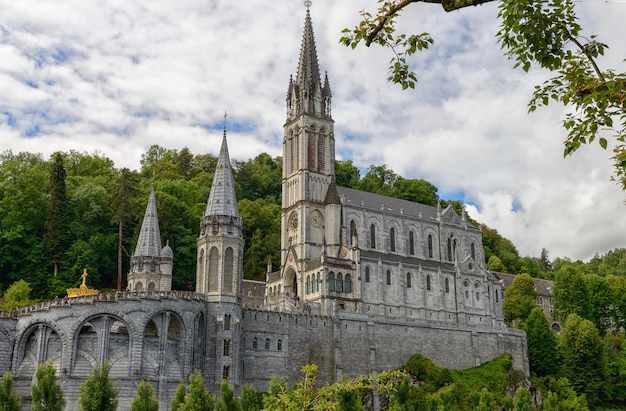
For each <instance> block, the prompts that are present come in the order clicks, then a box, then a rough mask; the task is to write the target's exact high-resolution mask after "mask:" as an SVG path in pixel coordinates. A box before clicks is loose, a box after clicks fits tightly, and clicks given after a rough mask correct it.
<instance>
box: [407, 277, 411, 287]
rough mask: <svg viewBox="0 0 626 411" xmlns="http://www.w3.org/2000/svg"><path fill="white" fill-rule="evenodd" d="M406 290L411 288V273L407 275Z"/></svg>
mask: <svg viewBox="0 0 626 411" xmlns="http://www.w3.org/2000/svg"><path fill="white" fill-rule="evenodd" d="M406 288H411V273H406Z"/></svg>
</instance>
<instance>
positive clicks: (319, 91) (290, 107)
mask: <svg viewBox="0 0 626 411" xmlns="http://www.w3.org/2000/svg"><path fill="white" fill-rule="evenodd" d="M305 6H306V16H305V18H304V30H303V33H302V45H301V46H300V59H299V60H298V72H297V73H296V79H295V80H293V78H290V79H289V86H288V89H287V120H291V119H293V118H295V117H296V116H298V115H300V114H304V113H306V114H310V115H314V116H317V117H320V118H327V119H330V97H331V92H330V85H329V83H328V79H327V78H325V80H324V84H322V82H321V81H320V68H319V63H318V60H317V50H316V47H315V36H314V34H313V23H312V22H311V13H310V10H309V7H310V6H311V2H310V1H305Z"/></svg>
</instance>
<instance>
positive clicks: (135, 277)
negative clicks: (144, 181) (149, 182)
mask: <svg viewBox="0 0 626 411" xmlns="http://www.w3.org/2000/svg"><path fill="white" fill-rule="evenodd" d="M173 260H174V253H173V252H172V249H171V248H170V246H169V242H168V243H166V245H165V247H163V248H161V232H160V230H159V217H158V214H157V208H156V199H155V196H154V187H152V189H151V190H150V197H149V198H148V206H147V207H146V213H145V214H144V217H143V222H142V224H141V231H140V232H139V238H138V240H137V245H136V247H135V252H134V253H133V256H132V257H131V259H130V272H129V273H128V289H129V290H130V291H136V292H142V291H170V290H171V289H172V268H173V265H174V262H173Z"/></svg>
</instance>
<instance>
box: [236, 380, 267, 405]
mask: <svg viewBox="0 0 626 411" xmlns="http://www.w3.org/2000/svg"><path fill="white" fill-rule="evenodd" d="M239 402H240V404H241V409H242V410H245V411H261V410H262V409H263V394H262V393H259V392H257V390H256V389H255V388H254V385H252V384H244V385H243V386H242V387H241V397H239Z"/></svg>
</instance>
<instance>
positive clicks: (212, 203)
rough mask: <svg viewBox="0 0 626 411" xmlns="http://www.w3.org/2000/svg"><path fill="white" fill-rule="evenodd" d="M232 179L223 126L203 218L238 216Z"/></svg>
mask: <svg viewBox="0 0 626 411" xmlns="http://www.w3.org/2000/svg"><path fill="white" fill-rule="evenodd" d="M234 181H235V180H234V178H233V170H232V166H231V164H230V156H229V155H228V145H227V143H226V126H224V136H223V138H222V147H221V148H220V154H219V158H218V160H217V167H216V169H215V174H214V175H213V184H212V185H211V193H210V194H209V200H208V201H207V205H206V210H205V211H204V217H205V219H206V217H213V216H230V217H238V216H239V211H238V209H237V196H236V195H235V183H234Z"/></svg>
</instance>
